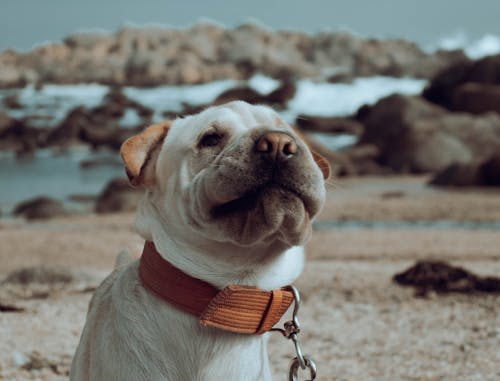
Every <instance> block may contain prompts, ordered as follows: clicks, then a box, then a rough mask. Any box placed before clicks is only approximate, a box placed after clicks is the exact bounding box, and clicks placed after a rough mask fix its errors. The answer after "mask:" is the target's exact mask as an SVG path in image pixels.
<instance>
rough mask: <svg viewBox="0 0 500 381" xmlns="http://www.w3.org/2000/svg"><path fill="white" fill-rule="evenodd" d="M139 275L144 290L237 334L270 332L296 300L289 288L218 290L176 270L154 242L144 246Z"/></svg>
mask: <svg viewBox="0 0 500 381" xmlns="http://www.w3.org/2000/svg"><path fill="white" fill-rule="evenodd" d="M139 275H140V278H141V280H142V283H143V285H144V287H145V288H147V289H148V290H150V291H152V292H153V293H154V294H156V295H157V296H158V297H160V298H161V299H163V300H164V301H166V302H168V303H170V304H172V305H174V306H176V307H177V308H179V309H181V310H183V311H185V312H188V313H190V314H192V315H195V316H197V317H198V318H199V321H200V323H201V324H202V325H205V326H211V327H217V328H220V329H223V330H226V331H231V332H236V333H245V334H262V333H264V332H267V331H269V330H270V329H271V328H272V327H273V326H274V325H275V324H276V323H277V322H278V321H279V320H280V319H281V317H282V316H283V315H284V314H285V312H286V311H287V310H288V308H289V307H290V304H291V303H292V302H293V300H294V297H293V293H292V292H291V291H290V290H289V289H288V288H287V287H284V288H281V289H278V290H272V291H265V290H262V289H260V288H257V287H253V286H240V285H229V286H227V287H225V288H224V289H222V290H219V289H217V288H216V287H214V286H212V285H211V284H209V283H207V282H205V281H203V280H201V279H197V278H193V277H191V276H189V275H187V274H186V273H184V272H182V271H181V270H179V269H177V268H175V267H174V266H173V265H172V264H171V263H169V262H168V261H167V260H165V259H164V258H163V257H162V256H161V255H160V254H159V253H158V251H157V250H156V248H155V245H154V244H153V243H152V242H146V243H145V244H144V250H143V252H142V256H141V260H140V264H139Z"/></svg>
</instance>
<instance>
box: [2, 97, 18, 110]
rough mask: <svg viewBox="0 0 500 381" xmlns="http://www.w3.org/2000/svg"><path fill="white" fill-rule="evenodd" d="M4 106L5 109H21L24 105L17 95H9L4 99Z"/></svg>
mask: <svg viewBox="0 0 500 381" xmlns="http://www.w3.org/2000/svg"><path fill="white" fill-rule="evenodd" d="M3 104H4V106H5V107H7V108H10V109H14V110H15V109H21V108H23V105H22V104H21V103H20V102H19V97H18V95H17V94H13V95H8V96H6V97H5V98H4V99H3Z"/></svg>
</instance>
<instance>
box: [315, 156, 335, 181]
mask: <svg viewBox="0 0 500 381" xmlns="http://www.w3.org/2000/svg"><path fill="white" fill-rule="evenodd" d="M311 153H312V155H313V158H314V161H315V162H316V164H318V167H319V169H321V172H322V173H323V178H324V179H325V180H326V179H328V178H329V177H330V170H331V169H330V163H329V162H328V160H326V158H324V157H323V156H321V155H320V154H319V153H317V152H316V151H314V150H312V149H311Z"/></svg>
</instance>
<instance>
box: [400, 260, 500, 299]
mask: <svg viewBox="0 0 500 381" xmlns="http://www.w3.org/2000/svg"><path fill="white" fill-rule="evenodd" d="M393 281H394V282H396V283H397V284H399V285H402V286H411V287H415V289H416V294H417V295H418V296H425V295H426V294H427V292H428V291H431V290H432V291H436V292H438V293H449V292H459V293H464V294H469V293H476V292H487V293H500V278H496V277H480V276H478V275H476V274H474V273H472V272H470V271H468V270H465V269H464V268H462V267H454V266H451V265H449V264H448V263H446V262H442V261H431V260H428V261H419V262H417V263H416V264H415V265H414V266H412V267H411V268H409V269H407V270H406V271H403V272H401V273H399V274H396V275H394V277H393Z"/></svg>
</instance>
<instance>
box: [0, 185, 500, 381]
mask: <svg viewBox="0 0 500 381" xmlns="http://www.w3.org/2000/svg"><path fill="white" fill-rule="evenodd" d="M425 180H426V179H425V178H422V177H418V178H384V179H382V178H367V179H349V180H344V181H342V182H337V183H336V185H335V186H333V187H331V188H330V190H329V194H328V203H327V205H326V207H325V210H324V212H323V214H322V215H321V216H320V220H323V221H324V220H330V219H339V218H348V219H360V220H363V219H365V220H366V219H368V220H372V219H373V220H399V219H405V220H410V221H417V220H443V219H446V220H455V221H462V220H469V221H470V220H472V221H500V192H499V191H498V190H490V191H484V190H467V191H463V192H456V191H453V192H450V191H437V190H433V189H430V188H428V187H426V186H425V185H424V183H425ZM132 222H133V214H116V215H109V216H94V215H88V216H77V217H68V218H62V219H57V220H52V221H49V222H37V223H26V222H24V221H20V220H5V219H4V220H0V242H1V246H0V264H1V266H0V279H1V278H2V277H4V276H6V275H7V274H8V273H10V272H11V271H13V270H16V269H19V268H20V267H23V266H32V265H40V264H44V265H46V266H53V267H58V268H63V269H68V270H67V271H70V272H71V274H73V276H74V277H75V280H74V281H73V282H72V283H69V284H66V285H56V286H50V287H49V286H46V285H45V286H44V285H41V286H39V285H31V286H28V287H24V288H23V287H17V286H16V287H17V288H16V287H14V286H9V285H5V284H4V285H2V286H0V301H1V302H4V303H10V304H14V305H16V306H18V307H23V308H25V311H24V312H21V313H0V379H3V380H24V379H26V380H31V379H42V380H65V379H67V371H68V369H69V364H70V361H71V356H72V354H73V352H74V349H75V347H76V345H77V342H78V338H79V335H80V333H81V329H82V327H83V324H84V321H85V313H86V309H87V304H88V301H89V300H90V297H91V292H89V291H88V290H87V289H88V288H91V287H93V286H95V285H97V284H98V283H99V282H100V280H101V279H102V278H103V277H104V276H105V275H106V274H107V273H108V272H109V271H110V270H111V269H112V267H113V263H114V260H115V257H116V254H117V253H118V252H119V250H121V249H122V248H128V249H129V250H132V251H135V252H138V251H139V250H140V246H141V244H142V240H141V238H140V237H138V236H137V235H136V234H135V233H134V231H133V229H132ZM307 249H308V263H307V267H306V269H305V271H304V274H303V275H302V276H301V278H300V279H299V281H298V282H297V286H298V287H299V289H300V291H301V293H302V295H303V299H304V301H303V306H302V309H301V314H300V316H301V322H302V326H303V332H302V333H301V337H302V344H303V347H304V350H305V352H306V353H309V354H310V355H311V356H312V357H313V358H314V359H315V360H316V362H317V364H318V372H319V375H318V379H320V380H352V381H359V380H363V381H369V380H391V381H392V380H429V381H430V380H450V381H452V380H492V381H493V380H499V379H500V365H499V364H500V296H492V295H489V296H488V295H486V296H485V295H456V294H455V295H446V296H442V295H436V294H434V293H430V294H429V295H428V296H427V297H426V298H418V297H415V296H414V293H413V291H412V290H411V289H406V288H402V287H399V286H397V285H396V284H394V283H392V282H391V277H392V275H393V274H394V273H396V272H399V271H401V270H404V269H406V268H407V267H409V266H411V265H412V264H413V263H414V261H415V259H417V258H437V259H444V260H448V261H450V262H451V263H453V264H458V265H461V266H464V267H466V268H467V269H470V270H472V271H475V272H477V273H479V274H484V275H496V276H498V275H500V233H499V232H498V231H494V230H487V229H478V230H463V229H439V230H436V229H425V228H420V229H410V228H401V229H375V230H373V229H363V228H360V229H356V230H354V229H340V230H321V231H317V232H315V233H314V236H313V238H312V240H311V242H310V244H309V245H308V248H307ZM292 351H293V346H292V344H291V343H290V342H287V341H286V340H285V339H283V338H282V337H281V336H280V335H279V334H273V335H272V337H271V341H270V354H271V364H272V368H273V372H274V373H275V379H276V380H280V379H281V380H284V379H285V374H286V368H287V366H288V362H289V361H290V359H291V357H292Z"/></svg>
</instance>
